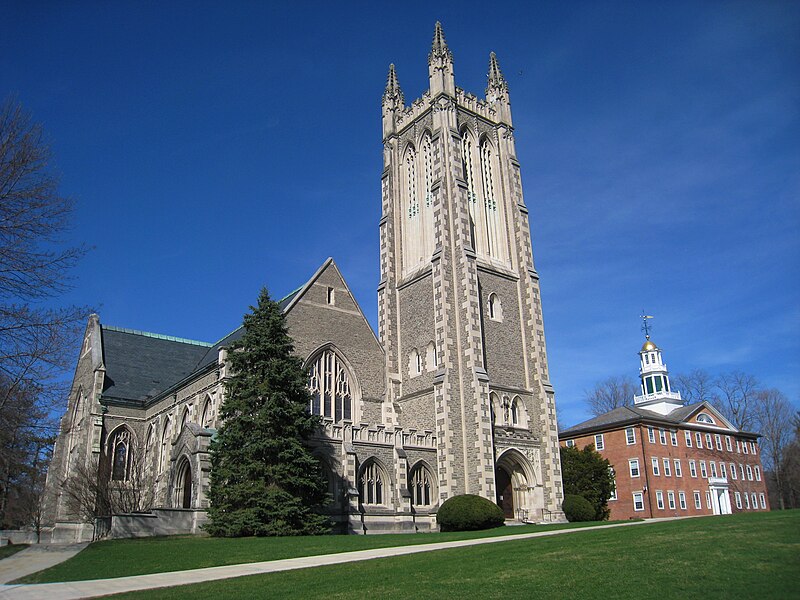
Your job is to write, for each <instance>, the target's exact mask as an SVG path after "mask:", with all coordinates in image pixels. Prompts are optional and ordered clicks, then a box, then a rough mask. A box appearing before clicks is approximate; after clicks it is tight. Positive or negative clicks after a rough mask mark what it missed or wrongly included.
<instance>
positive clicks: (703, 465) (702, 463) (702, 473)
mask: <svg viewBox="0 0 800 600" xmlns="http://www.w3.org/2000/svg"><path fill="white" fill-rule="evenodd" d="M700 476H701V477H702V478H703V479H708V469H707V468H706V461H704V460H701V461H700Z"/></svg>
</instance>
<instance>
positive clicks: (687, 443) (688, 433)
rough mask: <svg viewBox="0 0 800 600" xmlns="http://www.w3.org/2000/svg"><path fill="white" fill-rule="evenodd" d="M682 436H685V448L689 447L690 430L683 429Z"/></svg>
mask: <svg viewBox="0 0 800 600" xmlns="http://www.w3.org/2000/svg"><path fill="white" fill-rule="evenodd" d="M683 436H684V437H685V438H686V447H687V448H691V447H692V432H691V431H688V430H687V431H684V432H683Z"/></svg>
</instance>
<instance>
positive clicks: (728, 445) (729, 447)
mask: <svg viewBox="0 0 800 600" xmlns="http://www.w3.org/2000/svg"><path fill="white" fill-rule="evenodd" d="M725 448H727V450H728V452H733V444H731V436H729V435H726V436H725Z"/></svg>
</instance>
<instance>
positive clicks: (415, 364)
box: [408, 348, 422, 377]
mask: <svg viewBox="0 0 800 600" xmlns="http://www.w3.org/2000/svg"><path fill="white" fill-rule="evenodd" d="M420 373H422V357H421V356H420V354H419V352H418V351H417V349H416V348H413V349H412V350H411V353H410V354H409V355H408V374H409V375H410V376H411V377H416V376H417V375H419V374H420Z"/></svg>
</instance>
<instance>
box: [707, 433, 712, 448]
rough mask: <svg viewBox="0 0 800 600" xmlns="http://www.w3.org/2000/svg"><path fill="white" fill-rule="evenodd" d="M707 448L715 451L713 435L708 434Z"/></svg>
mask: <svg viewBox="0 0 800 600" xmlns="http://www.w3.org/2000/svg"><path fill="white" fill-rule="evenodd" d="M706 448H708V449H709V450H713V449H714V442H712V441H711V434H710V433H707V434H706Z"/></svg>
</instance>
